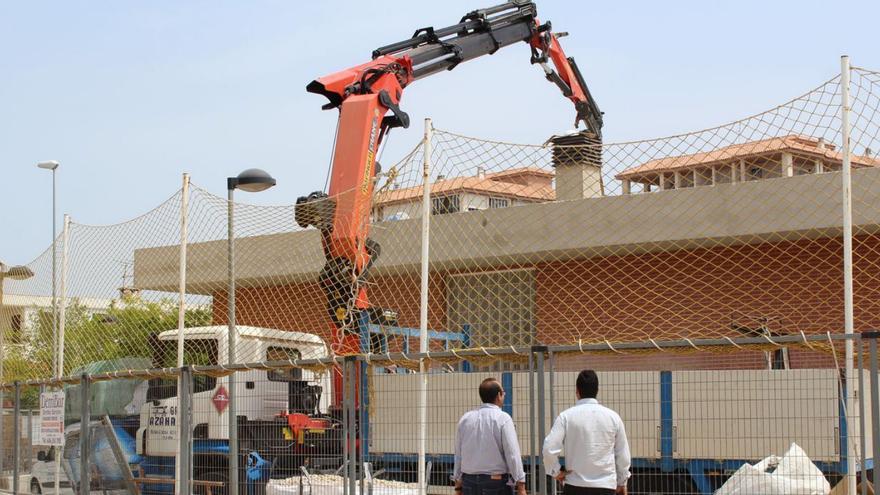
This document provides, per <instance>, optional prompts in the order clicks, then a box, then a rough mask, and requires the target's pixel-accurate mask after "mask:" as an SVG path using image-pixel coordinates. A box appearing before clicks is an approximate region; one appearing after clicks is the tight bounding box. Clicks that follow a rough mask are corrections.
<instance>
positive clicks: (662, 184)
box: [660, 172, 666, 191]
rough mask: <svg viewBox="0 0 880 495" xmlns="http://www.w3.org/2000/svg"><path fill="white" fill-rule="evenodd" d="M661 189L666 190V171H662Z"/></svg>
mask: <svg viewBox="0 0 880 495" xmlns="http://www.w3.org/2000/svg"><path fill="white" fill-rule="evenodd" d="M660 190H661V191H665V190H666V172H660Z"/></svg>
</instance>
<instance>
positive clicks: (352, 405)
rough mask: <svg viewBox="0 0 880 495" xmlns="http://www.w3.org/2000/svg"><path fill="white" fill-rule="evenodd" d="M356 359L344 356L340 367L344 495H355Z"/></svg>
mask: <svg viewBox="0 0 880 495" xmlns="http://www.w3.org/2000/svg"><path fill="white" fill-rule="evenodd" d="M356 367H357V357H356V356H346V357H345V359H344V360H343V365H342V383H343V387H342V390H343V395H342V417H343V425H344V436H345V453H346V457H345V463H344V466H345V469H343V484H344V493H345V494H346V495H354V494H355V493H357V423H356V420H355V418H356V408H357V399H356V394H357V369H356Z"/></svg>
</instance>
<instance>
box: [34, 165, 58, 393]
mask: <svg viewBox="0 0 880 495" xmlns="http://www.w3.org/2000/svg"><path fill="white" fill-rule="evenodd" d="M58 165H59V163H58V161H57V160H48V161H45V162H40V163H38V164H37V167H39V168H41V169H43V170H51V171H52V354H53V360H54V361H53V363H52V366H53V367H54V368H55V370H54V371H55V375H56V376H58V377H60V376H61V370H60V369H58V348H57V347H58V295H57V291H56V289H55V284H56V281H57V277H56V276H55V270H56V269H57V268H56V267H57V266H58V262H57V258H58V250H57V249H56V246H55V242H56V238H57V237H58V236H57V235H56V231H55V229H56V224H57V222H56V219H57V211H56V210H55V171H57V170H58Z"/></svg>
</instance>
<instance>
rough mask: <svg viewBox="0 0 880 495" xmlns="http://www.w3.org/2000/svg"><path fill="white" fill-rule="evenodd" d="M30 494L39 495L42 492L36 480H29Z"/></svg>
mask: <svg viewBox="0 0 880 495" xmlns="http://www.w3.org/2000/svg"><path fill="white" fill-rule="evenodd" d="M31 493H33V494H35V495H40V494H41V493H43V490H41V489H40V483H39V482H38V481H37V480H31Z"/></svg>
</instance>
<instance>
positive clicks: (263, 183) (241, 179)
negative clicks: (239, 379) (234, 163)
mask: <svg viewBox="0 0 880 495" xmlns="http://www.w3.org/2000/svg"><path fill="white" fill-rule="evenodd" d="M274 185H275V179H274V178H272V176H271V175H269V174H268V173H266V172H265V171H263V170H260V169H258V168H249V169H247V170H245V171H244V172H242V173H240V174H238V176H237V177H229V178H227V179H226V190H227V193H228V197H229V200H228V202H227V208H228V210H227V248H228V255H227V268H228V270H229V287H228V292H227V298H228V299H227V301H228V304H227V306H228V308H227V309H228V311H229V314H228V319H229V335H228V338H227V341H226V344H227V345H226V356H227V358H228V363H229V364H234V363H235V337H236V335H235V334H236V330H235V234H234V232H233V227H234V225H235V224H234V217H233V213H234V212H233V205H234V204H235V203H234V202H233V193H234V192H235V190H236V189H241V190H242V191H247V192H260V191H265V190H266V189H269V188H270V187H272V186H274ZM235 402H236V395H235V374H234V373H233V374H231V375H229V405H228V414H229V491H228V493H229V495H238V418H237V417H236V407H235Z"/></svg>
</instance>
